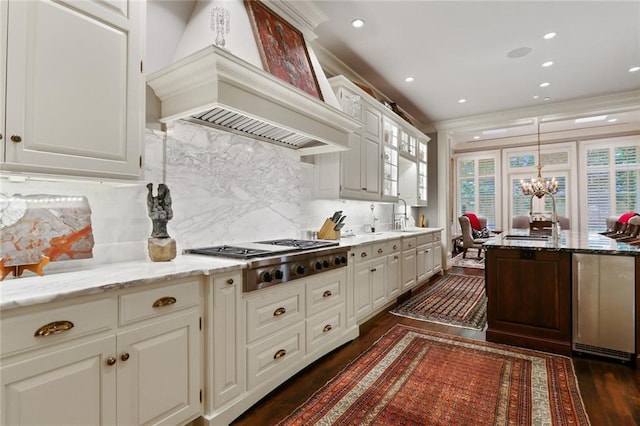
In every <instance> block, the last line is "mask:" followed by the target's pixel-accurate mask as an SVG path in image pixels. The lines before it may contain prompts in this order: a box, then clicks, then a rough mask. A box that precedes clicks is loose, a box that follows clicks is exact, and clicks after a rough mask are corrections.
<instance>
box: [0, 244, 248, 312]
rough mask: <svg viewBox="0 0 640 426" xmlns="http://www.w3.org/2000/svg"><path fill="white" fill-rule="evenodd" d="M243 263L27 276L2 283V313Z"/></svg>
mask: <svg viewBox="0 0 640 426" xmlns="http://www.w3.org/2000/svg"><path fill="white" fill-rule="evenodd" d="M244 266H245V263H244V262H242V261H236V260H231V259H223V258H219V257H204V256H190V255H180V256H177V257H176V258H175V259H173V260H172V261H170V262H152V261H151V260H138V261H132V262H121V263H111V264H104V265H99V266H96V267H94V268H90V269H85V270H81V271H73V272H61V273H54V274H51V275H44V276H42V277H40V276H29V277H27V276H24V277H20V278H16V279H7V280H5V281H2V282H0V310H1V311H4V310H9V309H15V308H20V307H24V306H31V305H37V304H41V303H49V302H53V301H56V300H61V299H64V298H69V297H76V296H84V295H89V294H99V293H103V292H106V291H111V290H118V289H121V288H128V287H132V286H138V285H149V284H152V283H157V282H161V281H167V280H172V279H178V278H184V277H189V276H194V275H211V274H214V273H223V272H230V271H235V270H241V269H243V268H244Z"/></svg>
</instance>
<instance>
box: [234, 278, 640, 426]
mask: <svg viewBox="0 0 640 426" xmlns="http://www.w3.org/2000/svg"><path fill="white" fill-rule="evenodd" d="M447 273H454V274H466V275H480V276H483V275H484V271H483V270H480V269H469V268H456V267H454V268H452V269H449V270H448V271H447ZM438 279H440V277H439V276H436V277H433V278H432V279H431V280H430V281H429V282H428V283H426V284H425V285H423V286H421V287H420V288H418V289H417V290H415V291H424V290H425V289H427V288H428V287H429V286H431V285H433V284H434V283H435V282H437V280H438ZM399 323H402V324H407V325H411V326H414V327H419V328H423V329H426V330H432V331H438V332H441V333H448V334H452V335H458V336H465V337H468V338H470V339H476V340H482V341H484V340H485V333H484V332H477V331H473V330H466V329H461V328H457V327H448V326H444V325H439V324H431V323H427V322H424V321H416V320H412V319H409V318H403V317H399V316H396V315H392V314H390V313H388V312H387V311H385V312H382V313H380V314H379V315H377V316H376V317H374V318H372V319H371V320H369V321H368V322H366V323H365V324H363V325H362V326H361V327H360V336H359V337H358V338H357V339H355V340H353V341H352V342H350V343H348V344H346V345H343V346H342V347H340V348H338V349H336V350H335V351H333V352H331V353H329V354H327V355H326V356H325V357H323V358H321V359H320V360H318V361H316V362H315V363H314V364H312V365H310V366H308V367H307V368H306V369H304V370H303V371H301V372H300V373H298V374H297V375H295V376H294V377H292V378H291V379H289V380H288V381H287V382H285V383H284V384H282V385H281V386H280V387H278V388H277V389H276V390H274V391H273V392H272V393H271V394H269V395H268V396H267V397H265V398H264V399H262V400H261V401H260V402H258V403H257V404H256V405H254V406H253V407H252V408H250V409H249V410H248V411H246V412H245V413H244V414H243V415H242V416H241V417H239V418H238V419H236V421H234V422H233V423H232V424H233V425H251V426H254V425H261V426H262V425H273V424H276V423H278V422H279V421H280V420H282V419H283V418H284V417H286V416H287V415H288V414H289V413H290V412H292V411H293V410H295V409H296V408H297V407H298V406H300V405H301V404H302V403H304V402H305V401H306V400H307V398H309V397H310V396H311V395H312V394H313V393H314V392H315V391H316V390H318V389H319V388H320V387H322V386H323V385H324V384H325V383H326V382H327V381H329V380H330V379H331V378H333V377H334V376H335V375H337V374H338V373H339V372H340V371H341V370H342V369H343V368H344V367H345V366H346V365H347V364H349V363H350V362H351V361H352V360H354V359H355V358H356V357H357V356H358V355H360V353H361V352H363V351H364V350H365V349H367V348H368V347H369V346H371V345H372V344H373V343H374V342H375V341H376V340H377V339H378V338H379V337H380V336H381V335H382V334H384V333H385V332H386V331H387V330H389V329H390V328H391V327H393V326H394V325H395V324H399ZM573 362H574V366H575V371H576V376H577V378H578V384H579V387H580V392H581V394H582V399H583V401H584V404H585V407H586V409H587V413H588V415H589V419H590V420H591V424H592V425H593V426H607V425H611V426H627V425H628V426H632V425H640V370H637V369H634V368H632V367H630V366H628V365H623V364H621V363H618V362H615V361H606V360H599V359H589V358H584V357H574V358H573Z"/></svg>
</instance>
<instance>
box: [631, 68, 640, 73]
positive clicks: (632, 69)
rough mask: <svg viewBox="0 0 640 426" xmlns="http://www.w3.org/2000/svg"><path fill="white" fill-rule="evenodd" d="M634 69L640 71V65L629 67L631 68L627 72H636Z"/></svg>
mask: <svg viewBox="0 0 640 426" xmlns="http://www.w3.org/2000/svg"><path fill="white" fill-rule="evenodd" d="M636 71H640V67H631V68H629V72H636Z"/></svg>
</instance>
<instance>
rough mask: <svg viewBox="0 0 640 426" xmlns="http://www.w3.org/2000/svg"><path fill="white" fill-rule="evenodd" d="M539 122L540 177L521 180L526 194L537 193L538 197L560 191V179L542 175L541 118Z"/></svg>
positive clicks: (538, 167) (521, 186) (523, 191)
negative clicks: (546, 177) (545, 177)
mask: <svg viewBox="0 0 640 426" xmlns="http://www.w3.org/2000/svg"><path fill="white" fill-rule="evenodd" d="M537 122H538V166H537V167H536V168H537V169H538V177H536V178H532V179H531V180H530V181H526V182H525V181H524V180H521V181H520V189H522V193H523V194H524V195H528V196H531V195H535V196H536V197H538V198H542V197H544V195H545V194H555V193H556V192H558V181H557V180H556V178H555V177H552V178H551V179H544V178H543V177H542V164H541V160H540V120H537Z"/></svg>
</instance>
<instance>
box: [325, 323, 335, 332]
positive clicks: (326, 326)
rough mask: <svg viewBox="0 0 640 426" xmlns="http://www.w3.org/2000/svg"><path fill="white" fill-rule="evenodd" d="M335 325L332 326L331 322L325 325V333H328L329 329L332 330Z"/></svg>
mask: <svg viewBox="0 0 640 426" xmlns="http://www.w3.org/2000/svg"><path fill="white" fill-rule="evenodd" d="M332 328H333V327H331V324H327V325H325V326H324V328H323V329H322V332H323V333H326V332H327V331H331V329H332Z"/></svg>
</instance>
